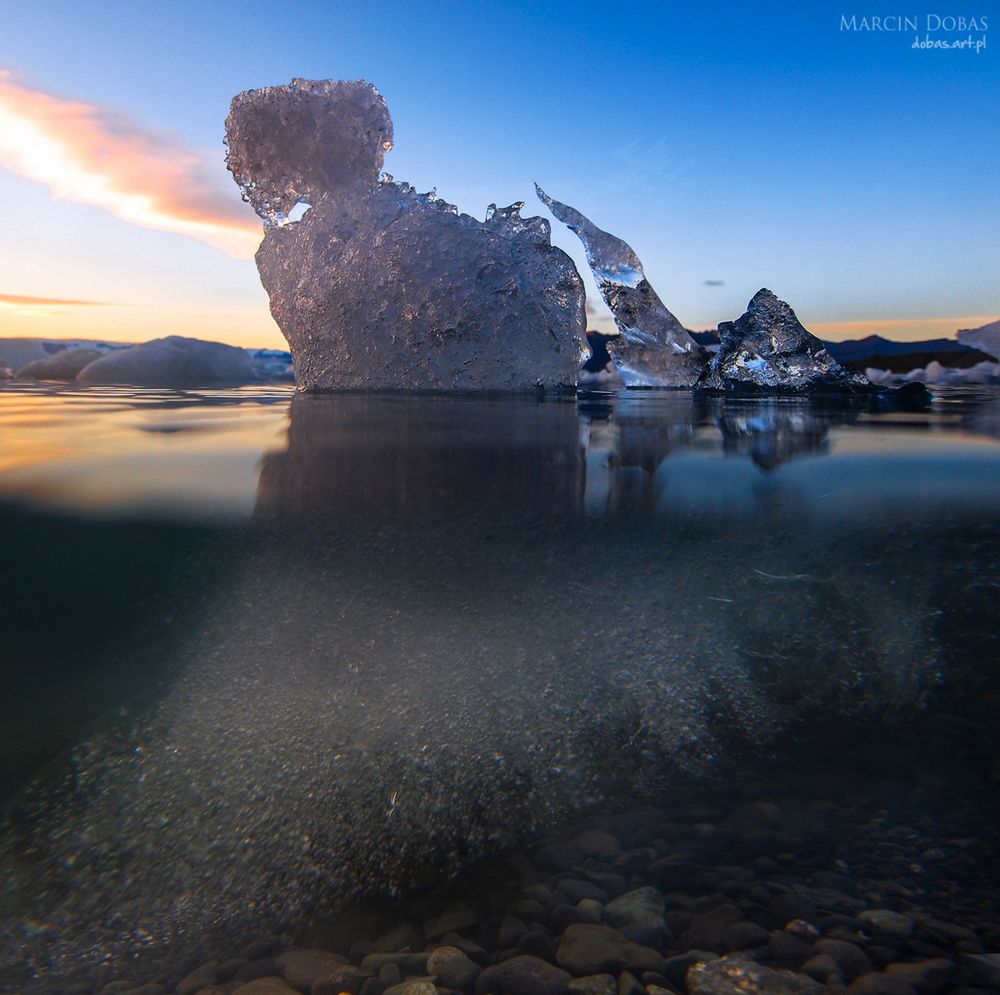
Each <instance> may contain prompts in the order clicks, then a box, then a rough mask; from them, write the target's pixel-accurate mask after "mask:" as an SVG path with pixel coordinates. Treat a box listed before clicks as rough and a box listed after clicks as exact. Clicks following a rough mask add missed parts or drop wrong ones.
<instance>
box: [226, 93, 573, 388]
mask: <svg viewBox="0 0 1000 995" xmlns="http://www.w3.org/2000/svg"><path fill="white" fill-rule="evenodd" d="M226 142H227V145H228V148H229V153H228V156H227V164H228V166H229V169H230V171H231V172H232V174H233V177H234V178H235V180H236V181H237V183H238V184H239V185H240V187H241V189H242V191H243V196H244V199H245V200H247V201H248V202H249V203H250V204H251V205H252V206H253V208H254V210H255V211H256V212H257V214H258V215H259V216H260V217H261V219H262V220H263V222H264V228H265V236H264V240H263V242H262V243H261V247H260V249H259V250H258V252H257V257H256V259H257V268H258V272H259V273H260V278H261V282H262V283H263V285H264V288H265V289H266V290H267V293H268V296H269V298H270V304H271V313H272V315H273V316H274V318H275V321H276V322H277V323H278V326H279V327H280V328H281V331H282V333H283V334H284V336H285V338H286V339H287V340H288V342H289V345H290V347H291V350H292V356H293V363H294V367H295V379H296V382H297V384H298V385H299V387H300V388H302V389H306V390H338V389H369V390H444V391H465V390H471V391H517V390H525V389H534V388H538V387H541V388H559V387H564V386H565V387H572V386H575V384H576V380H577V374H578V372H579V368H580V363H581V360H582V357H583V355H584V347H583V340H584V332H585V328H586V319H585V311H584V305H585V295H584V288H583V282H582V280H581V279H580V275H579V273H577V271H576V267H575V266H574V264H573V261H572V260H571V259H570V258H569V256H567V255H566V254H565V253H564V252H562V250H560V249H558V248H555V247H553V246H552V244H551V242H550V228H549V225H548V222H547V221H545V220H544V219H542V218H527V219H526V218H522V217H521V216H520V209H521V208H522V207H523V204H513V205H511V206H510V207H507V208H499V209H498V208H496V207H495V206H491V207H490V209H489V210H488V211H487V215H486V220H485V221H478V220H477V219H475V218H472V217H471V216H469V215H467V214H459V213H458V211H457V209H456V208H455V207H454V206H453V205H451V204H448V203H447V202H446V201H444V200H442V199H440V198H439V197H438V196H437V194H436V193H435V192H433V191H432V192H430V193H426V194H421V193H417V192H416V191H415V190H414V189H413V188H412V187H411V186H410V185H409V184H407V183H397V182H395V181H394V180H393V179H392V177H391V176H388V175H385V174H381V173H380V170H381V167H382V161H383V157H384V155H385V153H386V152H388V151H389V149H391V148H392V121H391V119H390V117H389V111H388V108H387V106H386V103H385V100H384V99H383V98H382V96H381V94H379V92H378V91H377V90H376V89H375V87H374V86H372V85H371V84H369V83H366V82H364V81H361V80H359V81H355V82H348V81H340V82H335V81H332V80H320V81H309V80H303V79H294V80H292V81H291V83H289V84H288V85H285V86H271V87H266V88H264V89H259V90H248V91H246V92H244V93H241V94H239V95H237V96H236V97H235V98H234V100H233V102H232V107H231V110H230V113H229V117H228V118H227V120H226ZM302 212H304V213H302ZM298 215H300V216H299V218H298V220H292V218H293V217H296V216H298Z"/></svg>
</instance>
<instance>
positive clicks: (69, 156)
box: [0, 69, 261, 258]
mask: <svg viewBox="0 0 1000 995" xmlns="http://www.w3.org/2000/svg"><path fill="white" fill-rule="evenodd" d="M0 168H4V169H8V170H10V171H11V172H14V173H18V174H19V175H21V176H25V177H27V178H28V179H31V180H35V181H37V182H39V183H44V184H45V185H46V186H47V187H48V188H49V189H50V190H51V191H52V194H53V196H54V197H56V198H60V199H63V200H71V201H74V202H76V203H79V204H90V205H93V206H95V207H102V208H104V209H105V210H107V211H110V212H111V213H112V214H113V215H115V217H118V218H121V219H122V220H123V221H127V222H129V223H130V224H134V225H138V226H139V227H141V228H153V229H156V230H159V231H167V232H173V233H175V234H179V235H187V236H189V237H191V238H196V239H199V240H200V241H202V242H207V243H208V244H209V245H212V246H214V247H215V248H218V249H221V250H222V251H224V252H226V253H228V254H229V255H231V256H235V257H238V258H249V257H251V256H252V255H253V253H254V252H255V250H256V248H257V246H258V244H259V243H260V239H261V228H260V223H259V222H258V221H257V220H256V218H254V217H252V216H249V215H248V210H249V209H248V208H246V207H242V206H241V205H240V203H239V202H238V201H236V200H235V198H234V197H233V195H232V190H233V188H232V187H231V186H230V184H229V183H227V182H226V176H225V173H224V172H223V170H222V169H221V164H220V166H218V167H217V166H215V165H214V164H213V163H211V162H210V161H208V160H207V159H206V158H205V157H204V156H201V155H199V154H197V153H196V152H193V151H191V150H189V149H185V148H182V147H181V146H180V145H179V144H178V143H177V142H175V141H173V140H172V139H169V138H167V137H165V136H162V135H157V134H155V133H153V132H150V131H146V130H143V129H142V128H141V127H140V126H139V125H138V124H136V123H135V122H133V121H131V120H129V119H128V118H126V117H124V116H122V115H120V114H116V113H114V112H113V111H110V110H108V109H107V108H103V107H99V106H97V105H96V104H88V103H83V102H81V101H77V100H68V99H64V98H62V97H56V96H53V95H52V94H49V93H45V92H44V91H42V90H35V89H32V88H30V87H27V86H24V85H23V84H21V83H18V82H16V81H15V79H14V76H13V74H12V73H11V72H10V71H9V70H5V69H0Z"/></svg>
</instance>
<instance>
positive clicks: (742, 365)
mask: <svg viewBox="0 0 1000 995" xmlns="http://www.w3.org/2000/svg"><path fill="white" fill-rule="evenodd" d="M719 334H720V338H721V344H720V346H719V351H718V352H717V353H716V354H715V356H714V357H713V359H712V362H711V364H710V365H709V367H708V369H706V370H705V372H704V375H703V376H702V377H701V379H700V380H699V382H698V387H700V388H701V389H703V390H714V391H732V392H737V393H739V392H745V393H764V392H775V393H799V392H803V391H814V390H837V391H847V392H858V391H873V390H875V387H874V386H873V385H872V383H871V382H870V381H869V380H868V378H867V377H865V376H863V375H862V374H860V373H855V372H854V371H852V370H848V369H845V368H844V367H843V366H841V365H840V363H838V362H837V361H836V360H835V359H834V358H833V356H831V355H830V353H829V351H828V350H827V348H826V346H825V345H824V344H823V342H822V341H821V340H820V339H818V338H817V337H816V336H815V335H813V334H812V333H811V332H809V331H807V330H806V328H805V327H804V326H803V325H802V323H801V322H800V321H799V319H798V318H797V317H796V316H795V312H794V311H793V310H792V309H791V307H789V305H788V304H786V303H785V302H784V301H782V300H779V299H778V298H777V297H776V296H775V295H774V294H773V293H771V291H770V290H767V289H766V288H763V289H761V290H758V291H757V293H756V294H754V295H753V297H752V298H751V300H750V303H749V304H748V305H747V309H746V311H745V312H744V313H743V314H742V315H741V316H740V317H739V318H737V319H736V321H724V322H722V323H721V324H720V325H719Z"/></svg>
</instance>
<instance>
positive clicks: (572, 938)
mask: <svg viewBox="0 0 1000 995" xmlns="http://www.w3.org/2000/svg"><path fill="white" fill-rule="evenodd" d="M556 963H557V964H558V965H559V966H560V967H564V968H565V969H566V970H567V971H570V972H571V973H572V974H574V975H576V976H577V977H584V976H586V975H588V974H603V973H612V974H618V973H619V972H621V971H623V970H625V969H628V970H631V971H637V972H639V973H641V972H643V971H657V972H659V973H663V972H664V969H665V967H666V962H665V961H664V959H663V957H662V956H661V955H660V954H659V953H658V952H657V951H655V950H652V949H650V948H649V947H641V946H639V944H638V943H632V942H631V941H630V940H628V939H626V938H625V937H624V936H622V934H621V933H619V932H618V930H616V929H612V928H611V927H610V926H593V925H590V924H589V923H575V924H574V925H572V926H569V927H567V929H566V932H565V933H563V937H562V941H561V942H560V944H559V949H558V950H557V951H556Z"/></svg>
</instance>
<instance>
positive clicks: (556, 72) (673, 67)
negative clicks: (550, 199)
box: [0, 0, 1000, 345]
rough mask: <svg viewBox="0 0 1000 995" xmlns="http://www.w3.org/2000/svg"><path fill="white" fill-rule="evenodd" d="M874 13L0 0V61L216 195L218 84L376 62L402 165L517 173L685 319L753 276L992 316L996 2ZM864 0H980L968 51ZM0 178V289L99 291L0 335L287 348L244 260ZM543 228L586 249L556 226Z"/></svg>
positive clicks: (931, 320) (450, 179)
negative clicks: (862, 25)
mask: <svg viewBox="0 0 1000 995" xmlns="http://www.w3.org/2000/svg"><path fill="white" fill-rule="evenodd" d="M894 8H899V9H893V10H888V9H887V10H885V11H873V10H871V9H870V8H864V7H853V6H851V5H850V4H847V3H842V4H830V3H823V2H819V3H810V4H804V5H803V4H798V5H793V4H785V3H762V4H754V5H749V4H744V3H741V4H737V3H730V4H721V3H706V4H690V3H685V4H674V3H650V4H643V3H634V4H630V5H621V6H618V7H616V6H613V5H609V4H595V3H586V2H583V3H572V4H569V3H534V4H532V3H506V4H499V3H471V2H469V3H439V4H426V5H420V4H413V3H408V4H404V3H394V2H383V3H379V4H377V5H376V4H367V3H366V4H361V3H354V2H344V3H331V2H326V3H294V2H292V3H283V4H281V5H280V6H279V5H277V4H254V3H244V4H236V3H211V2H208V3H206V2H199V3H192V2H175V3H170V4H167V3H156V4H154V3H134V2H133V3H117V2H104V3H86V2H77V3H55V2H45V0H42V2H37V0H36V2H33V3H32V4H30V5H29V4H23V3H19V4H10V3H8V4H5V7H4V11H3V17H4V22H5V30H4V32H3V37H2V39H0V68H3V69H7V70H9V71H11V73H12V74H13V77H14V79H16V81H17V83H18V85H20V86H23V87H26V88H31V89H36V90H39V91H44V92H46V93H48V94H52V95H55V96H57V97H59V98H63V99H72V100H75V101H82V102H85V103H87V104H92V105H98V106H99V107H101V108H104V109H106V111H107V112H108V113H109V114H121V115H123V116H124V117H125V118H127V119H128V120H129V121H130V122H131V124H130V127H131V126H133V125H134V126H136V127H140V128H141V129H144V130H145V131H146V132H151V133H153V134H161V133H162V134H163V135H164V136H169V139H170V141H171V142H172V143H173V144H174V145H176V146H177V147H182V148H187V149H191V150H194V151H197V152H198V153H200V154H201V155H202V156H203V158H204V161H205V163H206V164H207V165H206V168H208V169H210V170H217V171H218V172H219V174H220V177H219V190H220V194H219V196H220V198H226V197H228V198H230V199H234V198H235V197H236V188H235V186H234V185H233V184H231V182H230V181H229V180H228V174H227V173H226V172H225V169H224V166H223V148H222V133H223V121H224V118H225V115H226V111H227V108H228V104H229V100H230V98H231V97H232V96H233V94H235V93H236V92H238V91H239V90H242V89H246V88H249V87H253V86H261V85H267V84H272V83H279V82H286V81H287V80H288V79H290V78H291V77H293V76H304V77H307V78H323V77H331V78H344V79H356V78H364V79H368V80H370V81H371V82H373V83H375V84H376V86H378V87H379V89H380V90H381V91H382V93H383V94H384V95H385V97H386V100H387V102H388V104H389V109H390V111H391V113H392V117H393V123H394V129H395V137H396V146H395V148H394V149H393V151H392V152H391V153H390V154H389V156H388V157H387V159H386V169H387V170H388V171H389V172H391V173H393V174H394V176H396V177H397V178H399V179H407V180H409V181H410V182H412V183H413V184H414V185H415V186H416V187H418V188H419V189H422V190H423V189H429V188H430V187H432V186H436V187H437V189H438V192H439V193H440V194H441V195H442V196H443V197H445V198H446V199H448V200H451V201H452V202H454V203H457V204H458V206H459V207H460V209H462V210H463V211H468V212H469V213H471V214H475V215H477V216H479V217H482V215H483V212H484V210H485V207H486V205H487V204H488V203H490V202H491V201H496V202H497V203H509V202H511V201H513V200H526V201H528V207H527V208H526V213H540V214H544V213H545V211H544V209H543V208H542V207H541V205H539V204H537V202H535V201H534V198H533V187H532V183H533V181H535V180H537V181H538V182H540V183H541V185H542V186H543V187H544V188H545V189H546V190H547V191H548V192H549V193H550V194H552V195H553V196H554V197H557V198H558V199H560V200H563V201H565V202H567V203H570V204H572V205H573V206H575V207H577V208H578V209H579V210H581V211H583V212H584V213H585V214H587V215H589V216H590V217H591V218H592V219H593V220H594V221H595V222H596V223H598V224H600V225H601V226H602V227H604V228H607V229H608V230H610V231H613V232H614V233H615V234H617V235H619V236H621V237H623V238H625V239H626V240H627V241H629V242H630V243H631V244H632V245H633V247H634V248H635V249H636V251H637V252H638V253H639V256H640V258H642V260H643V262H644V264H645V268H646V272H647V275H648V276H649V277H650V279H651V281H652V283H653V284H654V286H655V287H656V288H657V290H658V292H659V294H660V296H661V297H662V298H663V299H664V301H665V302H666V303H667V304H668V306H670V307H671V309H672V310H674V311H675V313H676V314H677V315H678V317H680V318H681V319H682V320H683V321H684V322H685V323H686V324H688V325H689V326H690V327H695V328H703V327H710V326H714V324H716V323H717V322H718V321H720V320H724V319H727V318H734V317H736V316H737V315H738V314H739V313H740V312H741V311H742V310H743V308H744V307H745V305H746V302H747V300H748V299H749V298H750V296H751V295H752V294H753V293H754V291H756V290H757V289H758V288H759V287H761V286H768V287H770V288H771V289H772V290H774V291H775V292H776V293H777V294H778V295H779V296H781V297H784V298H785V299H786V300H788V301H789V302H790V303H791V304H792V305H793V307H795V308H796V310H797V311H798V313H799V315H800V317H801V318H802V319H803V320H804V321H805V322H806V324H807V325H809V326H810V327H816V328H817V329H818V330H819V331H821V332H824V333H827V334H831V336H832V337H839V338H844V337H853V336H854V335H855V334H864V333H865V332H866V331H868V330H877V331H882V332H883V333H887V334H892V335H895V336H896V337H920V336H922V335H924V334H950V333H951V332H953V330H954V327H956V326H955V325H954V322H955V321H957V320H959V319H961V318H966V317H982V318H983V320H984V321H985V320H988V319H991V318H996V317H997V316H998V315H1000V290H998V286H1000V284H998V280H997V260H998V259H1000V253H998V252H997V248H996V233H997V231H998V222H1000V171H998V169H997V150H998V148H1000V141H998V139H1000V120H998V115H1000V110H998V108H1000V73H998V72H997V61H996V60H997V54H998V51H1000V5H997V4H996V3H995V2H990V3H980V4H978V5H977V6H975V8H974V9H972V8H969V7H968V6H961V7H955V8H954V9H951V8H948V9H947V10H946V9H945V8H943V7H941V6H939V5H934V6H933V7H930V8H928V7H927V6H921V5H915V4H909V2H908V0H907V3H905V4H904V5H903V6H902V7H900V5H899V4H896V5H894ZM876 12H878V13H882V14H895V13H900V14H907V15H912V16H914V17H916V18H917V19H918V21H919V22H920V27H921V30H920V31H919V32H918V33H919V35H920V37H922V38H923V37H925V36H926V35H927V31H925V30H923V28H924V27H925V23H926V17H927V14H928V13H932V12H936V13H937V14H954V15H959V14H961V15H962V16H967V17H969V16H975V17H977V18H979V17H982V16H983V15H985V16H987V18H988V20H989V26H988V27H987V29H986V30H985V31H981V30H977V31H975V32H972V33H973V34H974V35H975V36H976V37H980V36H982V35H984V34H985V36H986V38H987V48H986V50H985V51H983V52H981V53H979V54H975V53H973V52H969V51H942V50H914V49H913V48H912V47H911V45H912V42H913V39H914V32H913V31H909V30H906V31H901V32H859V31H853V32H852V31H841V30H840V21H841V15H847V16H850V15H851V14H856V15H857V16H858V17H859V18H860V17H862V16H866V15H870V14H872V13H876ZM969 33H970V32H969V31H961V32H960V31H952V32H947V31H937V32H934V33H933V34H932V37H934V38H947V39H953V38H958V37H965V36H966V35H968V34H969ZM994 39H995V45H996V50H994V49H993V48H991V47H989V46H990V45H993V44H994ZM2 165H3V163H2V160H0V166H2ZM0 199H2V202H3V205H4V216H5V218H6V219H7V220H8V222H9V223H8V224H5V225H4V227H3V229H2V230H0V295H3V294H8V295H23V296H37V297H39V298H53V299H60V298H73V299H79V298H93V299H95V300H100V301H101V302H104V303H106V304H108V305H110V306H108V307H103V308H97V309H91V310H89V311H87V312H86V314H83V315H81V314H80V312H79V311H77V312H75V313H74V312H73V311H72V309H59V308H53V309H51V310H49V311H48V312H41V311H40V312H39V314H38V315H32V314H28V313H27V312H17V313H14V314H13V315H11V314H10V313H8V315H7V317H6V318H4V317H3V315H4V312H2V311H0V322H4V323H2V324H0V331H2V332H3V333H4V334H58V333H59V329H60V328H61V329H64V330H66V331H68V332H69V333H72V334H77V333H80V332H82V331H87V330H94V329H97V328H100V327H103V328H105V329H106V331H107V332H108V334H109V335H113V337H117V338H143V337H150V335H148V334H146V332H147V331H152V333H153V334H164V333H165V332H166V331H168V330H170V329H171V328H174V329H176V330H177V331H181V332H184V333H187V334H202V335H203V336H204V337H219V338H226V339H228V340H232V341H246V342H248V343H249V342H252V343H254V344H275V345H277V344H281V341H282V340H281V338H280V335H279V333H278V332H277V330H276V328H275V327H274V326H273V324H272V323H271V321H270V318H269V316H268V315H267V303H266V297H265V295H264V294H263V291H262V290H261V289H260V287H259V284H258V282H257V277H256V272H255V270H254V267H253V264H252V262H250V261H248V260H247V259H246V258H233V257H232V256H231V255H227V254H226V253H225V252H222V251H220V250H219V248H218V247H216V246H213V245H210V244H206V242H205V241H200V240H198V239H196V238H192V237H189V236H187V235H184V234H177V233H172V232H169V231H162V230H155V229H154V228H149V227H139V226H137V225H135V224H131V223H129V222H128V221H126V220H123V219H122V218H120V217H116V216H114V215H113V214H111V213H109V212H108V211H106V210H104V209H103V208H101V207H98V206H93V205H88V204H83V203H77V202H74V201H73V200H71V199H59V200H53V197H52V193H51V190H50V188H49V187H47V186H46V185H44V184H43V183H40V182H39V181H38V179H37V177H35V178H33V177H32V176H30V175H27V174H26V172H25V170H23V169H22V170H20V171H19V172H18V171H12V170H10V169H7V170H4V169H2V168H0ZM230 208H231V205H230ZM246 210H247V211H249V208H247V209H246ZM554 240H555V241H556V242H557V243H558V244H560V245H562V246H564V247H565V248H566V249H567V251H570V252H571V254H572V255H573V256H574V258H575V259H577V261H578V266H579V267H580V269H581V272H582V271H584V270H585V268H586V267H585V264H584V262H583V256H582V253H581V252H580V250H579V246H578V244H577V243H576V241H575V238H574V237H573V236H572V235H570V234H569V233H568V232H565V231H564V230H561V229H560V226H558V224H554ZM706 280H710V281H722V283H723V285H722V286H706V285H705V281H706ZM8 311H9V309H8ZM25 328H28V329H34V330H35V331H33V332H30V331H25Z"/></svg>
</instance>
